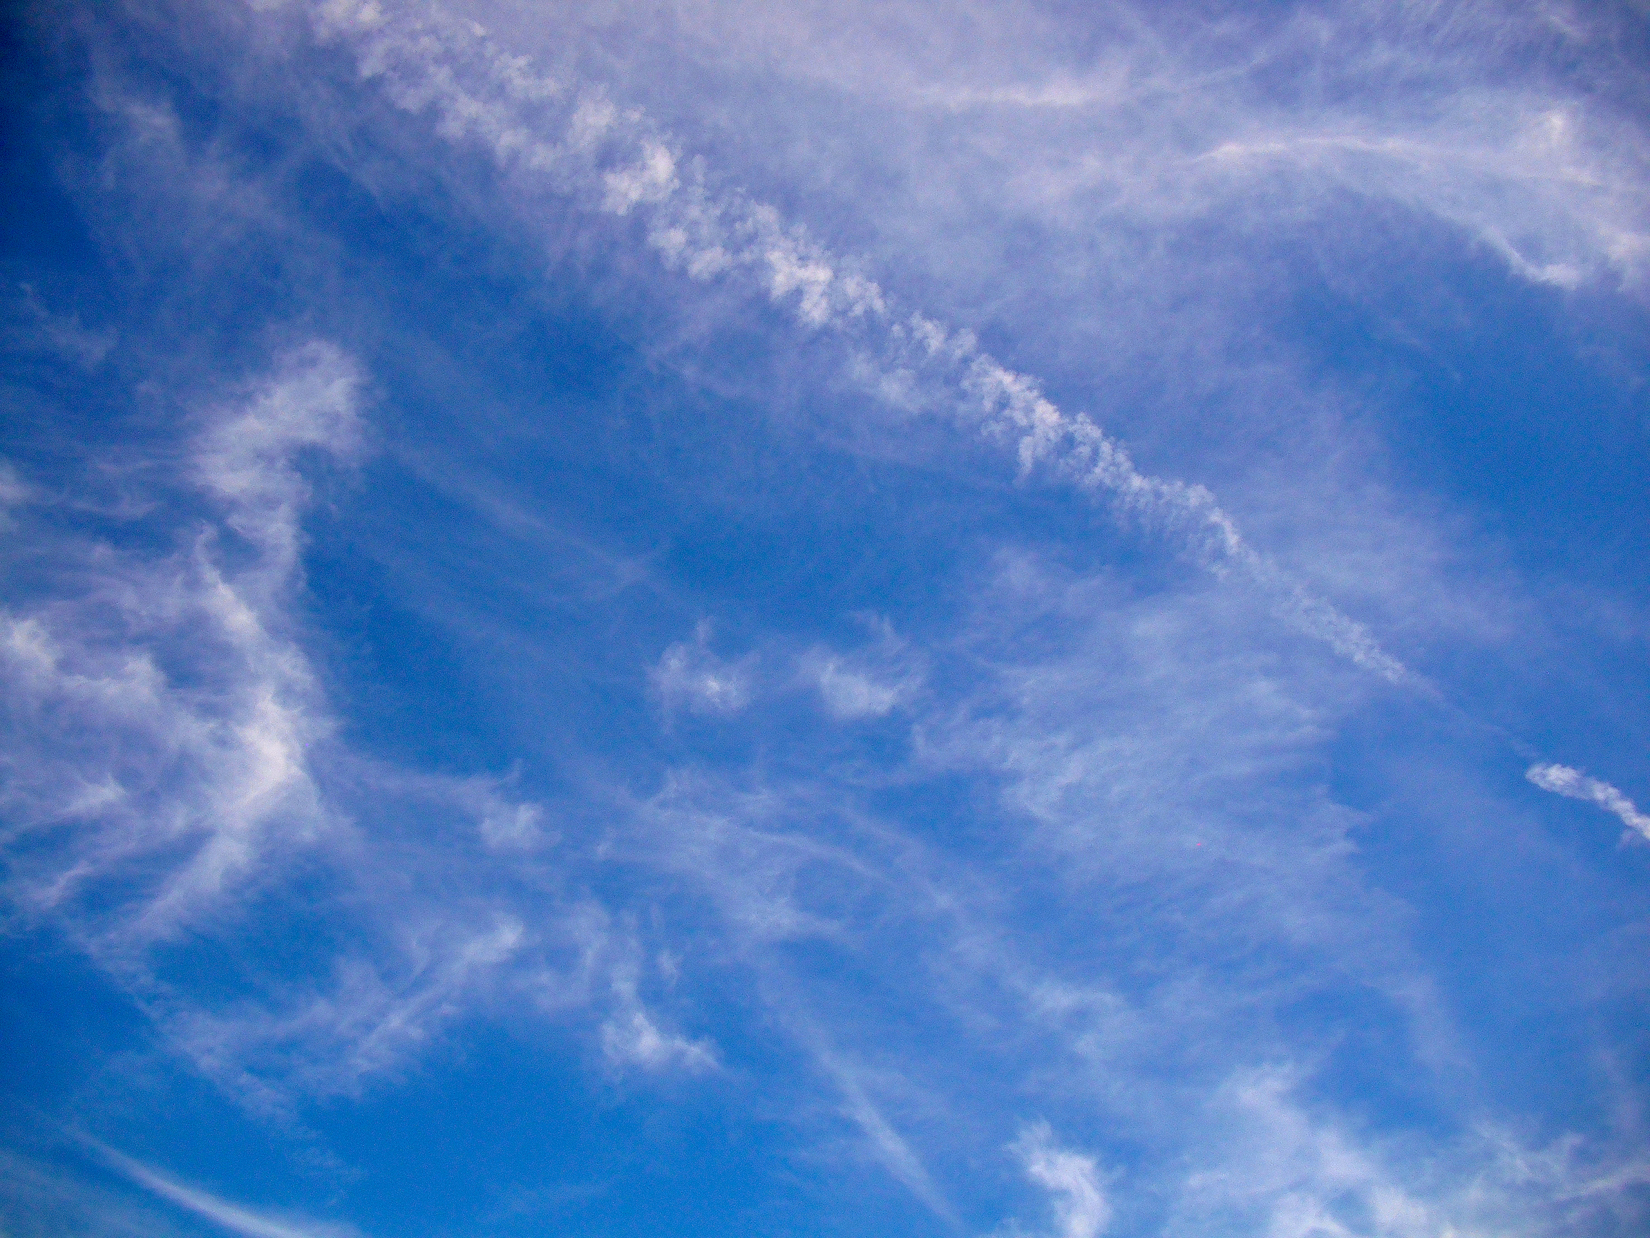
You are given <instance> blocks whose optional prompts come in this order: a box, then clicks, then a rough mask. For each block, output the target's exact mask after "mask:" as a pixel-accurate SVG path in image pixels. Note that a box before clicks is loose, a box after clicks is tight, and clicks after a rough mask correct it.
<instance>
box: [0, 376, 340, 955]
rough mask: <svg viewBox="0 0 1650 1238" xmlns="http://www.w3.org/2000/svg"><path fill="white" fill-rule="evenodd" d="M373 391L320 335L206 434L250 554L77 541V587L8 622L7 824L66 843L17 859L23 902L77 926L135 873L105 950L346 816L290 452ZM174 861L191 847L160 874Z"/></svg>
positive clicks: (232, 519)
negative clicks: (289, 615) (300, 620)
mask: <svg viewBox="0 0 1650 1238" xmlns="http://www.w3.org/2000/svg"><path fill="white" fill-rule="evenodd" d="M358 383H359V376H358V374H357V373H356V371H355V368H354V366H353V363H351V362H350V361H348V360H347V359H346V358H344V357H343V356H342V355H341V354H340V353H338V352H337V351H336V350H335V349H332V348H330V347H328V346H326V345H320V344H315V345H309V346H307V347H305V348H303V349H300V350H298V351H297V352H295V353H293V354H291V355H290V356H289V357H288V358H287V359H286V360H285V361H283V363H282V364H281V365H280V367H278V368H277V370H276V372H275V373H274V374H273V376H271V377H269V378H267V379H264V380H262V381H260V382H259V383H257V384H254V385H253V386H252V388H251V389H250V391H249V393H248V395H247V397H246V401H245V404H244V405H242V406H239V407H234V408H231V409H229V410H227V411H226V412H224V413H220V414H218V415H216V416H215V417H213V418H212V419H210V421H209V424H208V428H207V429H206V430H205V431H204V433H203V434H202V435H201V436H200V437H198V438H197V439H196V440H195V441H194V442H193V443H192V444H191V449H192V459H193V461H194V463H195V466H196V468H197V469H198V475H199V476H200V478H201V479H202V480H203V481H204V482H205V484H206V486H207V488H208V491H209V493H210V494H211V495H212V497H213V498H215V499H216V500H217V501H218V502H219V503H220V504H221V510H222V513H223V519H224V521H225V524H226V525H227V526H228V527H229V528H232V529H234V530H235V531H236V532H238V533H240V534H241V535H242V536H244V537H246V538H247V539H248V541H249V542H250V543H251V544H252V546H253V548H254V550H253V553H252V554H251V556H250V557H248V556H246V555H236V554H225V553H224V551H223V549H222V547H221V544H220V536H221V535H220V533H219V531H218V530H216V529H214V528H213V527H211V526H206V527H202V528H200V529H198V530H197V531H196V532H195V534H194V535H193V536H192V537H190V538H189V539H188V540H187V542H186V544H185V545H184V546H183V547H182V548H181V549H179V550H177V551H175V552H173V553H172V554H170V555H166V556H164V557H159V558H152V559H145V558H139V557H133V556H132V555H130V554H126V553H123V552H118V551H115V550H113V549H112V548H109V547H105V546H98V545H76V544H73V543H65V544H63V545H62V546H61V550H62V556H61V558H62V560H63V561H64V562H65V563H67V562H69V561H70V560H73V559H78V560H79V561H80V562H79V564H78V571H77V572H76V574H75V577H74V578H76V579H78V581H80V582H82V583H81V584H80V591H79V592H73V593H66V594H63V595H60V596H58V597H56V598H51V599H47V600H41V601H36V602H34V603H32V604H30V605H28V606H27V607H22V608H16V609H12V610H9V611H6V612H4V613H0V673H3V674H4V676H5V679H6V682H7V686H8V692H7V696H8V701H7V704H6V712H7V714H8V715H9V717H8V723H7V724H8V726H9V727H10V728H11V731H12V736H13V741H14V742H13V746H12V752H11V770H12V777H11V779H10V780H9V785H8V788H7V791H6V796H7V800H8V801H9V805H10V808H11V819H12V822H13V824H12V825H11V827H10V834H11V836H12V837H14V838H15V837H17V836H19V835H20V834H33V835H36V836H42V837H43V836H47V835H50V836H52V837H54V838H55V839H57V840H59V841H58V842H57V843H56V844H55V845H54V846H52V847H51V848H49V849H47V850H46V851H44V852H38V851H37V852H35V853H34V856H33V859H32V862H31V863H30V864H27V865H20V866H19V867H18V868H17V869H16V870H15V875H14V878H13V889H12V894H13V896H14V897H18V898H20V899H21V900H22V901H23V902H24V903H25V904H26V905H29V906H32V907H34V908H35V909H37V910H39V911H41V912H45V913H54V912H58V911H63V912H65V913H67V914H69V915H70V917H71V919H74V918H75V917H74V913H73V912H71V911H69V909H70V908H71V907H73V906H74V905H75V903H76V902H77V900H79V899H81V898H82V897H90V896H91V895H92V892H93V891H94V890H98V889H100V888H102V887H103V886H104V885H106V884H107V883H111V882H113V883H119V882H123V881H126V880H128V879H135V881H134V883H133V884H132V885H131V886H128V887H126V890H125V892H124V893H123V894H122V896H121V897H120V899H119V900H118V901H117V902H116V903H115V904H114V905H113V906H112V907H111V908H108V909H106V910H104V911H102V912H100V913H98V914H97V915H96V916H94V917H93V920H95V921H100V922H101V927H97V928H94V927H93V924H92V923H91V922H87V923H85V924H83V925H82V927H83V928H85V929H88V930H90V931H91V932H92V935H93V939H94V940H96V941H98V942H99V943H100V944H99V945H98V946H97V949H99V950H111V951H114V952H116V953H120V952H122V951H124V950H125V949H127V948H128V947H132V946H140V945H141V943H142V942H144V941H149V940H154V939H158V938H163V937H165V936H167V935H168V934H170V933H172V932H173V931H174V930H175V928H176V927H177V926H178V925H179V924H182V923H185V922H187V921H189V920H190V919H192V918H194V917H196V916H198V915H200V914H203V913H205V912H207V911H209V910H210V909H211V908H212V907H213V906H214V905H215V904H216V903H217V902H218V901H219V899H220V898H221V897H222V896H223V895H225V894H226V893H228V892H229V891H230V890H231V889H233V888H234V887H236V886H237V885H239V884H240V883H243V882H245V881H248V880H251V879H254V878H255V877H256V876H257V870H258V867H259V863H260V860H261V858H262V857H263V855H264V854H265V853H267V852H269V851H270V850H272V849H279V848H283V847H303V846H307V845H309V844H312V843H313V842H314V841H315V840H316V839H318V838H319V837H320V836H322V835H323V834H326V833H328V832H329V831H332V830H333V829H335V828H336V826H337V825H338V818H337V816H336V814H334V813H333V812H332V811H331V810H330V809H329V808H328V807H327V806H326V804H325V802H324V799H323V797H322V795H321V793H320V791H319V789H318V787H317V785H316V783H315V779H314V775H313V770H312V768H311V760H310V752H311V750H312V749H313V747H314V746H315V745H316V744H318V743H320V742H321V741H323V740H324V739H325V738H326V737H327V736H328V735H329V734H330V732H331V729H332V722H331V719H330V717H329V716H328V714H327V711H326V709H325V706H324V704H323V703H322V701H321V696H320V690H319V686H318V684H317V682H316V679H315V675H314V672H313V671H312V669H311V667H310V665H309V662H308V660H307V658H306V657H305V655H304V654H303V652H302V650H301V649H300V648H299V646H298V645H297V643H296V642H295V640H294V638H293V636H292V634H291V632H290V630H289V625H288V623H287V620H286V616H285V613H284V609H283V607H284V604H285V601H286V598H287V595H288V594H289V593H290V591H291V590H292V589H293V588H294V587H295V584H296V576H295V573H296V553H297V542H298V536H299V534H298V526H297V518H298V509H299V506H300V505H301V503H302V501H303V499H304V496H305V493H306V487H305V483H304V482H303V480H302V478H301V476H300V475H299V474H298V472H297V471H296V469H295V465H294V461H293V453H294V452H296V451H297V450H298V449H300V448H302V447H306V446H314V447H317V448H320V449H323V450H325V449H332V448H337V447H340V446H342V445H344V444H345V443H347V442H348V441H349V439H350V436H351V434H352V432H353V425H354V419H355V416H356V412H355V400H356V395H355V392H356V388H357V385H358ZM162 854H165V855H168V856H172V857H177V856H179V855H182V856H184V857H185V858H184V859H183V860H182V861H181V862H178V861H177V860H176V859H175V858H174V860H173V862H172V863H170V864H168V865H166V866H164V867H163V869H162V870H161V871H162V872H164V874H165V875H164V876H162V877H161V878H160V879H159V880H158V881H156V880H155V879H154V877H153V876H152V875H150V874H152V873H153V872H154V871H155V870H154V867H153V863H154V861H155V860H156V859H157V858H158V857H159V856H160V855H162Z"/></svg>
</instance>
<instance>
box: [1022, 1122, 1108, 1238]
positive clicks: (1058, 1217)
mask: <svg viewBox="0 0 1650 1238" xmlns="http://www.w3.org/2000/svg"><path fill="white" fill-rule="evenodd" d="M1012 1148H1013V1151H1014V1153H1015V1155H1016V1156H1018V1157H1019V1158H1020V1162H1021V1164H1023V1165H1024V1166H1025V1171H1026V1176H1027V1177H1029V1178H1030V1179H1031V1180H1032V1181H1033V1182H1035V1183H1036V1184H1037V1185H1038V1186H1040V1187H1042V1188H1043V1189H1044V1190H1046V1191H1047V1192H1048V1193H1049V1194H1050V1195H1052V1196H1053V1197H1054V1219H1055V1229H1054V1231H1053V1233H1054V1236H1055V1238H1096V1235H1098V1234H1101V1233H1103V1232H1105V1230H1106V1227H1107V1226H1108V1225H1110V1224H1111V1205H1110V1204H1109V1203H1108V1202H1107V1200H1106V1193H1105V1190H1104V1189H1103V1187H1102V1186H1101V1183H1100V1172H1099V1169H1098V1168H1097V1167H1096V1165H1095V1161H1094V1158H1093V1157H1092V1156H1085V1155H1083V1154H1082V1153H1079V1152H1073V1151H1071V1150H1070V1149H1067V1148H1062V1147H1060V1146H1059V1145H1058V1144H1057V1143H1055V1142H1054V1131H1053V1130H1052V1129H1051V1128H1050V1126H1049V1124H1048V1123H1047V1122H1033V1123H1031V1124H1030V1125H1029V1126H1027V1127H1025V1129H1023V1130H1022V1131H1021V1132H1020V1137H1019V1139H1017V1140H1016V1141H1015V1142H1014V1144H1013V1145H1012Z"/></svg>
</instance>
